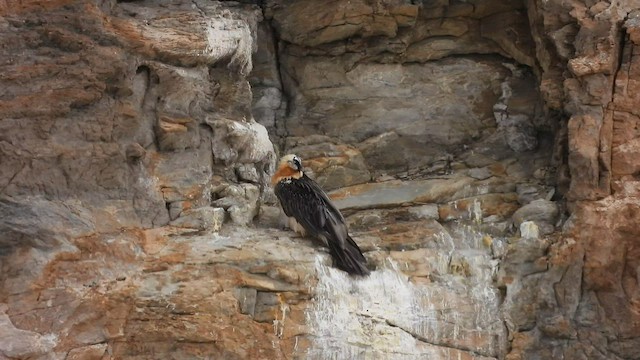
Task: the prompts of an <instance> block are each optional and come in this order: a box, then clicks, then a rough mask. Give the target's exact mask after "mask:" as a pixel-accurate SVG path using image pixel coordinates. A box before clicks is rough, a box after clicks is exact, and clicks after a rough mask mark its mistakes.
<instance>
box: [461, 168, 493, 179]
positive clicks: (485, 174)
mask: <svg viewBox="0 0 640 360" xmlns="http://www.w3.org/2000/svg"><path fill="white" fill-rule="evenodd" d="M467 174H468V175H469V176H471V177H472V178H474V179H477V180H484V179H488V178H490V177H491V176H492V174H491V170H489V169H488V168H486V167H483V168H473V169H469V171H468V172H467Z"/></svg>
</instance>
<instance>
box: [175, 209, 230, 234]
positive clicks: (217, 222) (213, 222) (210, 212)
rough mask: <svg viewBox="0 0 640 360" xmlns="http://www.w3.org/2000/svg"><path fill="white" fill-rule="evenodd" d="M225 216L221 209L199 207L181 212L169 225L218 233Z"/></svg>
mask: <svg viewBox="0 0 640 360" xmlns="http://www.w3.org/2000/svg"><path fill="white" fill-rule="evenodd" d="M225 216H226V212H225V211H224V209H222V208H212V207H201V208H197V209H188V210H186V211H184V212H182V214H180V217H179V218H177V219H175V220H173V221H172V222H170V223H169V224H170V225H172V226H177V227H182V228H189V229H196V230H211V231H218V230H220V228H221V227H222V224H223V223H224V219H225Z"/></svg>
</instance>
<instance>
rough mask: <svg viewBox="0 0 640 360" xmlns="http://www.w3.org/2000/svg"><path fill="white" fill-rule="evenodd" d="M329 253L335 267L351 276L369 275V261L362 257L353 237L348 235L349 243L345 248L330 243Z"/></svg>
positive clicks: (346, 243)
mask: <svg viewBox="0 0 640 360" xmlns="http://www.w3.org/2000/svg"><path fill="white" fill-rule="evenodd" d="M328 245H329V253H330V254H331V257H332V258H333V261H334V265H335V266H336V267H337V268H338V269H340V270H343V271H346V272H348V273H349V274H351V275H361V276H366V275H369V273H370V271H369V269H368V268H367V259H366V258H365V257H364V255H362V251H360V248H359V247H358V244H356V242H355V241H353V239H352V238H351V236H348V235H347V241H346V242H345V244H344V245H345V246H344V248H340V247H339V246H338V244H337V243H336V242H333V241H329V242H328Z"/></svg>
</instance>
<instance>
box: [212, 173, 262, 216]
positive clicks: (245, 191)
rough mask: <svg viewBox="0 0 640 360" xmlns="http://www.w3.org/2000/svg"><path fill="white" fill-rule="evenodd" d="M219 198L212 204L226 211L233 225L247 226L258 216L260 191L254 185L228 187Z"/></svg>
mask: <svg viewBox="0 0 640 360" xmlns="http://www.w3.org/2000/svg"><path fill="white" fill-rule="evenodd" d="M221 196H222V198H221V199H218V200H215V201H213V203H212V204H213V205H214V206H219V207H223V208H224V209H226V210H227V212H229V215H230V216H231V221H233V222H234V223H235V224H238V225H248V224H249V223H251V222H252V221H253V218H254V217H255V216H256V215H258V200H259V198H260V189H259V188H258V187H257V186H256V185H254V184H246V183H245V184H239V185H229V186H228V187H227V188H226V189H224V190H223V191H222V192H221Z"/></svg>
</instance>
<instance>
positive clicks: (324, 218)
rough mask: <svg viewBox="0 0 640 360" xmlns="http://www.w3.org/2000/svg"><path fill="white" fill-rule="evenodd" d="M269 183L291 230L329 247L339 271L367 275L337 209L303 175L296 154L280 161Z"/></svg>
mask: <svg viewBox="0 0 640 360" xmlns="http://www.w3.org/2000/svg"><path fill="white" fill-rule="evenodd" d="M271 184H272V185H273V187H274V192H275V194H276V197H277V198H278V200H280V205H281V207H282V210H283V211H284V213H285V215H286V216H287V217H288V218H289V227H290V228H291V229H292V230H293V231H295V232H296V233H298V234H300V235H301V236H302V237H305V236H310V237H312V238H314V239H316V240H317V241H319V242H320V243H321V244H322V245H323V246H325V247H327V248H329V254H330V255H331V257H332V258H333V263H334V266H335V267H337V268H338V269H340V270H343V271H346V272H347V273H349V274H351V275H360V276H366V275H369V273H370V271H369V269H368V268H367V260H366V258H365V257H364V255H362V251H361V250H360V248H359V247H358V244H356V242H355V241H354V240H353V238H352V237H351V236H350V235H349V233H348V229H347V225H346V224H345V221H344V217H343V216H342V214H341V213H340V210H338V208H336V206H335V205H334V204H333V203H332V202H331V200H329V197H328V196H327V194H326V193H325V192H324V191H323V190H322V188H321V187H320V185H318V183H316V182H315V181H314V180H313V179H311V178H310V177H308V176H307V174H305V172H304V171H303V168H302V160H301V159H300V158H299V157H298V156H297V155H295V154H288V155H285V156H283V157H282V158H281V159H280V162H279V163H278V168H277V170H276V172H275V173H274V174H273V176H272V177H271Z"/></svg>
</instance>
